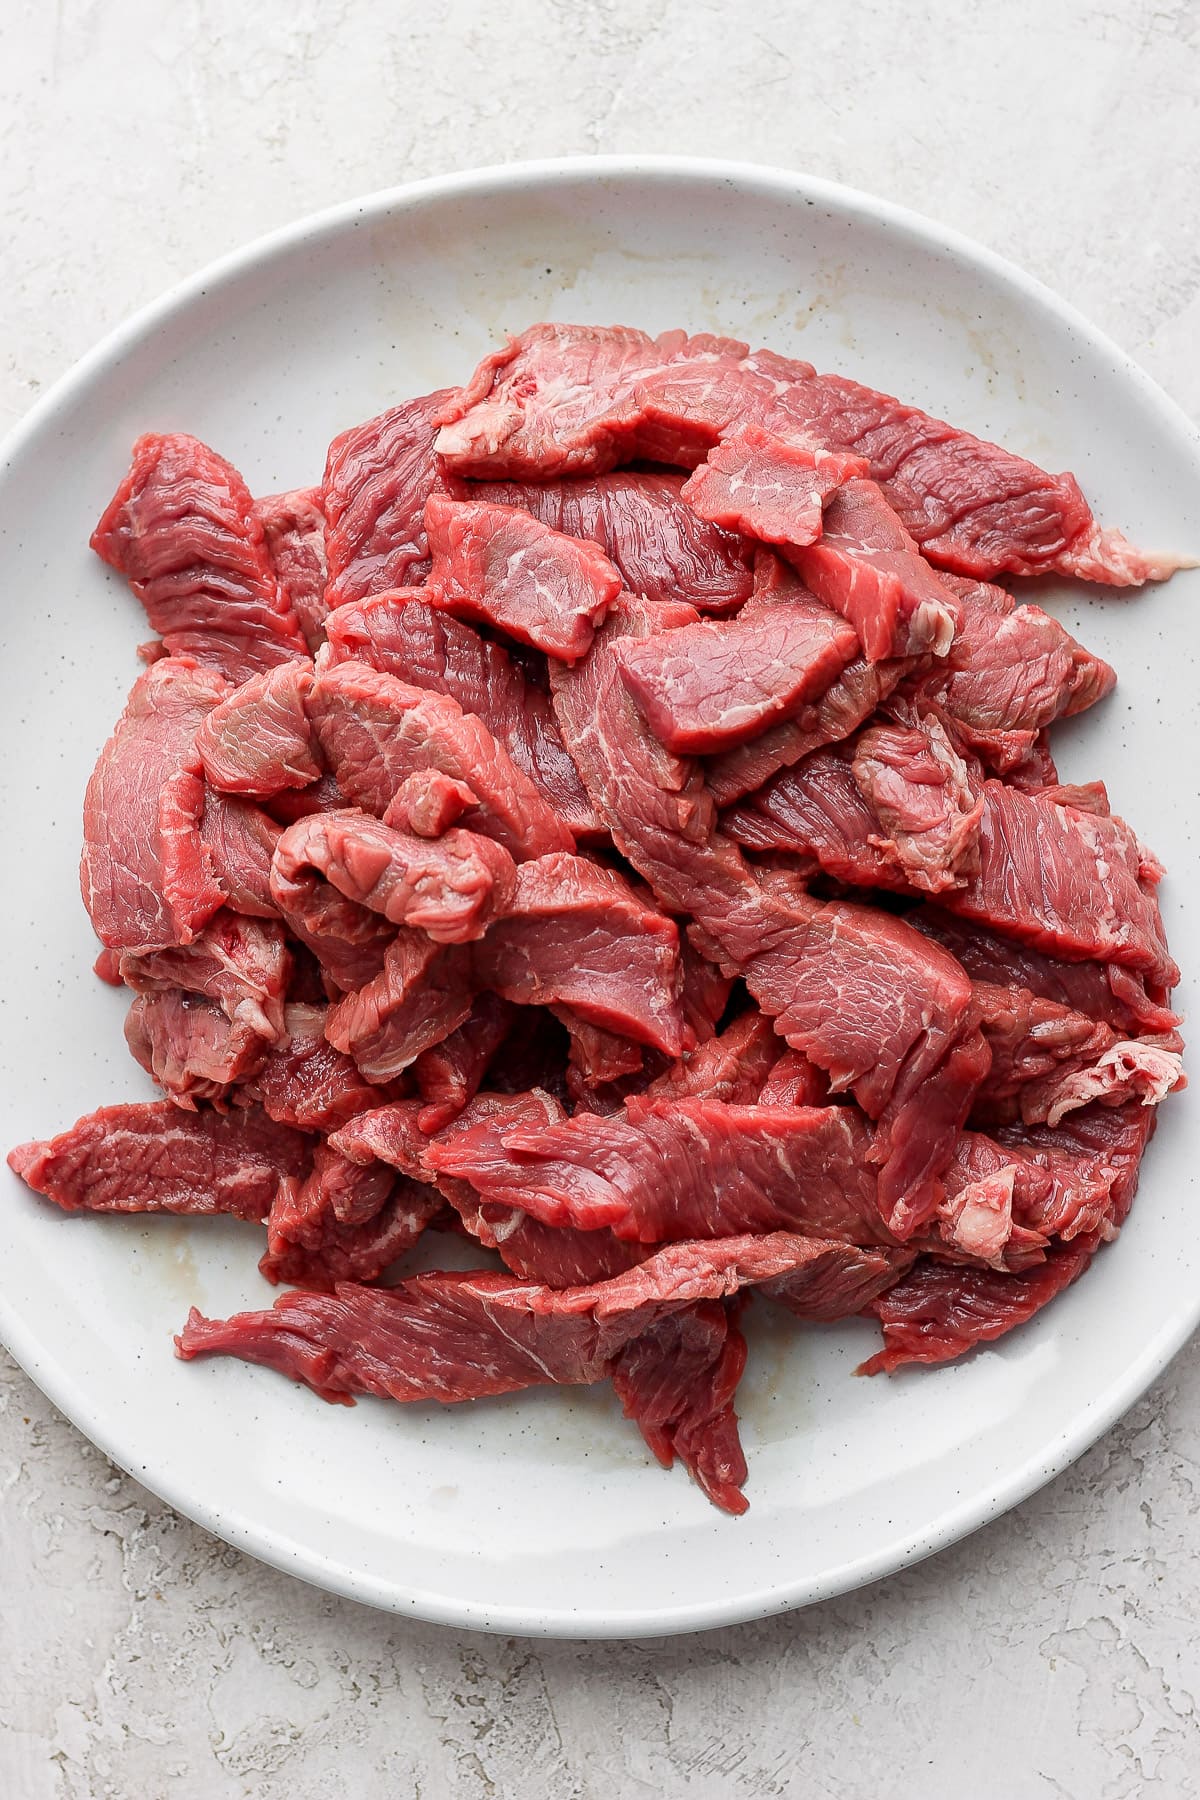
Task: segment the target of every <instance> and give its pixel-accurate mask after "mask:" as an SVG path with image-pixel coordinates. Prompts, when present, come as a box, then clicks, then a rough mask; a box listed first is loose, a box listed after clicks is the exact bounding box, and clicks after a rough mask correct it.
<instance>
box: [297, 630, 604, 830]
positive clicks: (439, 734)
mask: <svg viewBox="0 0 1200 1800" xmlns="http://www.w3.org/2000/svg"><path fill="white" fill-rule="evenodd" d="M308 710H309V716H310V718H311V719H312V722H313V726H314V729H315V731H316V735H317V740H318V742H319V744H320V747H321V750H322V753H323V755H324V757H325V760H326V762H327V763H328V765H329V767H330V769H331V770H332V772H333V774H334V776H335V777H336V778H337V781H338V783H339V785H340V787H341V788H342V790H343V792H344V793H345V795H346V798H347V799H348V800H350V801H351V802H352V803H354V804H355V805H358V806H362V807H365V808H366V810H367V811H368V812H373V813H376V814H380V815H382V814H383V813H384V812H385V811H386V809H387V807H388V804H389V802H390V801H391V800H392V798H393V797H394V795H395V793H396V790H397V788H398V787H399V786H400V784H401V782H403V781H405V780H406V779H407V778H408V777H409V776H410V775H413V774H417V773H419V772H420V771H421V770H423V769H427V768H434V769H439V770H441V772H442V773H443V774H445V775H449V776H450V777H451V779H452V780H456V781H462V782H465V783H466V785H467V786H468V787H469V788H470V789H471V790H472V792H473V793H474V794H476V795H477V796H478V799H479V807H478V809H477V812H475V813H471V814H468V815H465V816H464V823H469V824H470V826H471V828H472V829H473V830H477V831H483V832H485V833H486V835H487V836H489V837H494V838H495V839H496V841H497V842H498V843H501V844H503V845H504V847H505V849H506V850H508V851H509V852H510V854H511V855H513V856H515V857H516V858H517V859H518V860H521V859H523V858H525V857H531V856H543V855H545V854H546V853H547V852H548V851H552V850H573V849H574V847H575V840H574V837H573V836H572V833H571V832H570V830H569V829H568V827H567V826H566V825H565V824H564V823H563V822H562V820H561V819H559V818H558V816H557V815H556V814H555V812H554V811H553V810H552V808H551V807H550V806H549V805H548V804H547V803H546V801H545V800H543V798H542V796H541V794H540V793H539V792H538V790H537V789H536V788H535V787H534V785H533V783H532V782H531V781H530V780H529V778H528V777H527V776H526V775H523V774H522V773H521V771H520V770H519V769H518V768H517V767H516V765H515V764H514V763H513V761H512V758H511V757H510V756H509V754H508V752H507V750H505V748H504V747H503V745H502V744H500V743H499V742H498V741H497V740H496V738H495V737H493V735H492V733H491V732H490V731H489V730H488V728H487V726H486V725H485V724H484V723H483V721H482V719H479V718H477V717H476V716H475V715H474V714H473V713H467V712H464V711H463V709H462V707H461V706H459V705H458V703H457V702H456V701H455V700H452V699H451V698H450V697H449V695H446V694H438V693H432V692H430V691H428V690H427V689H423V688H417V687H410V686H409V684H408V683H407V682H404V681H399V680H397V679H396V677H395V676H394V675H384V674H381V673H380V672H379V670H377V669H372V668H370V667H369V666H368V665H367V664H366V663H360V662H341V663H335V664H333V665H332V666H330V667H326V668H322V669H321V670H320V671H319V672H318V675H317V681H316V685H315V686H314V688H313V691H312V694H311V696H310V697H309V702H308Z"/></svg>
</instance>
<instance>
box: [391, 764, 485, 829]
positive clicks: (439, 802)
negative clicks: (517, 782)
mask: <svg viewBox="0 0 1200 1800" xmlns="http://www.w3.org/2000/svg"><path fill="white" fill-rule="evenodd" d="M478 805H479V795H478V794H477V793H476V792H475V790H474V789H473V788H469V787H468V786H467V784H466V782H465V781H455V780H454V779H453V778H452V777H451V776H449V775H443V774H442V771H441V770H440V769H421V770H419V771H418V772H417V774H415V775H409V776H408V777H407V779H406V780H404V781H402V782H401V783H400V786H399V787H398V788H397V789H396V792H395V793H394V794H393V795H392V798H391V799H390V800H389V801H388V805H387V810H386V812H385V813H384V815H383V822H384V824H385V825H392V826H394V827H395V829H396V830H397V831H413V832H415V833H416V835H417V836H418V837H423V838H440V837H444V836H445V834H446V832H448V831H449V830H450V828H451V826H452V825H457V824H458V821H459V820H460V819H461V818H462V816H463V814H464V813H468V812H470V811H471V809H472V808H473V807H478Z"/></svg>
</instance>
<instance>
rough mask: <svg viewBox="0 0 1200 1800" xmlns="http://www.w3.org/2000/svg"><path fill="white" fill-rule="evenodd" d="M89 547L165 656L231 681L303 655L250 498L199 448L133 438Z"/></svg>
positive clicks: (193, 442) (185, 442)
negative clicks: (130, 596)
mask: <svg viewBox="0 0 1200 1800" xmlns="http://www.w3.org/2000/svg"><path fill="white" fill-rule="evenodd" d="M91 543H92V549H93V550H94V551H95V552H96V554H97V555H98V556H100V557H102V558H103V559H104V561H105V562H106V563H108V564H109V565H110V566H111V567H112V568H114V569H116V570H117V572H118V573H119V574H121V575H124V576H125V578H126V580H127V581H128V582H129V584H130V586H131V587H132V588H133V591H134V593H135V594H136V595H137V597H138V599H139V600H140V601H141V603H142V605H143V606H144V607H145V609H146V616H147V618H148V619H149V620H150V623H151V625H152V626H153V627H154V629H155V630H156V631H157V632H158V633H159V635H160V636H161V638H162V640H163V643H164V644H165V645H166V648H167V652H168V654H169V655H172V656H189V657H192V658H194V659H195V661H196V662H199V663H207V664H208V665H210V666H211V667H212V668H214V669H217V670H219V671H220V673H221V674H222V675H225V676H228V678H229V679H230V680H231V681H244V680H245V678H246V677H247V676H248V675H253V674H256V673H257V672H258V671H259V670H262V669H269V668H271V667H273V666H274V664H276V663H282V662H288V661H289V660H291V659H292V658H294V657H303V656H307V655H308V646H307V644H306V643H305V641H304V637H303V635H302V633H301V630H300V624H299V621H298V620H297V618H296V614H295V612H294V611H293V610H292V606H291V603H290V601H289V599H288V597H287V595H286V593H284V592H283V591H281V589H280V585H279V582H278V580H277V579H276V575H275V570H274V567H273V566H272V562H271V556H270V552H269V550H268V548H267V544H266V539H265V537H264V535H263V527H262V521H261V520H260V518H259V516H258V514H257V513H256V511H255V508H254V502H253V501H252V500H251V498H250V491H249V489H248V488H247V486H246V484H245V482H244V481H243V480H242V478H241V476H240V475H239V474H238V472H237V470H236V469H234V468H233V467H232V466H231V465H230V464H229V463H227V462H226V461H225V459H224V457H221V456H218V455H217V454H216V452H215V451H214V450H210V449H209V448H208V446H207V445H206V444H202V443H201V442H200V441H199V439H198V438H193V437H187V436H185V435H184V434H183V433H181V432H177V433H173V434H169V435H167V436H160V435H158V434H157V433H151V434H150V435H148V436H146V437H142V438H139V439H138V441H137V443H136V444H135V445H134V447H133V461H132V463H131V466H130V469H129V473H128V475H126V477H125V479H124V480H123V481H122V483H121V485H120V487H118V489H117V491H116V493H115V494H114V495H113V498H112V499H111V501H110V502H109V504H108V507H107V508H106V510H105V512H104V515H103V517H102V518H101V520H100V522H99V524H98V525H97V526H96V529H95V531H94V532H93V533H92V539H91Z"/></svg>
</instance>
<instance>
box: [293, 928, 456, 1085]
mask: <svg viewBox="0 0 1200 1800" xmlns="http://www.w3.org/2000/svg"><path fill="white" fill-rule="evenodd" d="M347 904H348V903H347ZM479 986H480V984H479V982H478V981H477V980H476V979H475V974H474V971H473V969H472V967H471V960H470V953H469V951H468V949H467V947H466V946H465V945H461V944H450V945H441V944H435V943H434V942H433V939H432V938H430V937H429V936H428V935H427V934H426V933H425V932H423V931H410V930H408V929H407V928H404V927H402V928H401V929H400V931H398V932H397V933H396V934H395V936H394V937H393V939H392V942H391V943H390V944H389V946H388V948H387V951H386V953H385V955H384V959H383V967H382V969H381V970H380V972H379V973H378V974H377V975H375V976H373V977H372V979H371V980H370V981H367V982H365V983H364V984H363V985H362V986H359V987H356V988H355V990H354V991H353V992H352V993H348V994H347V995H346V997H345V998H344V999H343V1000H339V1001H338V1003H337V1005H336V1006H333V1007H331V1008H330V1010H329V1017H328V1019H327V1020H326V1024H325V1030H326V1033H327V1035H328V1037H329V1041H330V1043H331V1044H333V1045H334V1046H335V1047H336V1048H337V1049H338V1050H343V1051H345V1053H346V1055H347V1056H352V1057H353V1058H354V1061H355V1062H356V1063H357V1064H358V1067H359V1069H360V1070H361V1072H362V1073H363V1074H364V1075H365V1076H366V1077H367V1078H368V1080H370V1081H392V1080H394V1079H395V1077H396V1076H397V1075H402V1074H403V1073H404V1071H405V1069H407V1068H408V1067H409V1065H410V1064H411V1063H414V1062H415V1061H416V1060H417V1058H418V1056H420V1054H421V1052H422V1051H423V1050H429V1049H432V1047H433V1046H434V1044H440V1043H441V1042H442V1041H443V1040H444V1039H445V1038H448V1037H449V1036H450V1033H451V1032H452V1031H457V1030H458V1028H459V1026H460V1025H462V1024H464V1023H465V1022H466V1020H467V1019H468V1018H469V1017H470V1013H471V1008H472V1006H473V1005H474V1003H475V996H476V994H477V993H478V991H479Z"/></svg>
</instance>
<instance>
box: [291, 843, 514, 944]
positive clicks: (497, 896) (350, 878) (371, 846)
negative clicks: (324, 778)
mask: <svg viewBox="0 0 1200 1800" xmlns="http://www.w3.org/2000/svg"><path fill="white" fill-rule="evenodd" d="M274 862H275V868H276V870H277V871H278V872H279V877H280V879H281V880H284V881H287V882H290V883H295V882H297V881H303V880H304V878H305V874H304V872H305V871H306V870H311V871H313V872H315V874H316V875H317V876H319V877H321V878H323V879H324V880H325V881H327V882H330V883H331V884H332V885H333V886H334V887H335V888H336V889H337V890H338V892H339V893H340V894H344V895H345V897H346V898H347V899H348V900H350V901H352V902H354V903H355V904H357V905H360V906H367V907H370V909H371V911H372V912H376V913H382V914H383V916H384V918H385V919H388V920H390V921H391V923H392V924H393V925H408V926H412V927H413V928H414V929H416V930H420V931H425V932H428V934H429V936H430V937H431V938H433V940H434V941H435V943H439V944H465V943H467V942H468V941H469V940H470V939H472V938H478V937H482V936H483V933H484V932H485V931H486V930H487V927H488V925H489V924H490V923H491V921H492V920H493V919H494V918H495V917H496V916H497V915H498V914H500V913H503V912H504V911H505V910H506V909H507V907H508V906H509V904H510V902H511V901H512V899H513V895H514V893H515V891H516V885H517V882H516V865H515V864H514V862H513V860H512V857H511V856H510V855H509V854H508V851H507V850H505V849H504V847H503V846H502V845H500V844H497V843H495V842H493V840H492V839H491V838H486V837H481V836H480V835H479V834H478V833H477V832H473V831H460V830H459V829H458V828H457V827H454V828H452V829H451V830H449V831H447V832H446V833H445V835H444V836H442V837H439V838H426V837H417V836H416V835H415V833H413V832H410V831H397V830H394V829H393V828H392V827H391V826H390V825H385V824H384V823H383V822H382V821H381V820H379V819H376V818H373V817H372V816H371V814H370V813H364V812H359V811H355V810H347V811H344V812H331V813H314V814H313V816H312V817H311V818H308V819H299V820H297V822H296V823H295V824H294V825H289V826H288V828H287V830H286V831H285V832H284V834H283V836H282V837H281V838H280V840H279V843H278V845H277V846H276V849H275V859H274Z"/></svg>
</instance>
